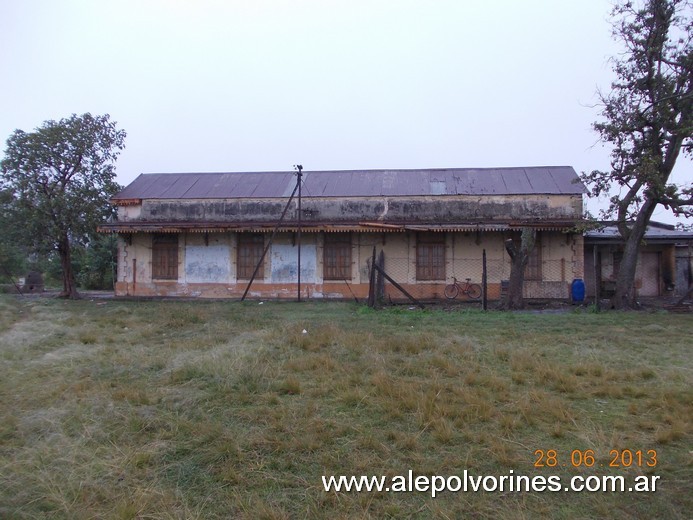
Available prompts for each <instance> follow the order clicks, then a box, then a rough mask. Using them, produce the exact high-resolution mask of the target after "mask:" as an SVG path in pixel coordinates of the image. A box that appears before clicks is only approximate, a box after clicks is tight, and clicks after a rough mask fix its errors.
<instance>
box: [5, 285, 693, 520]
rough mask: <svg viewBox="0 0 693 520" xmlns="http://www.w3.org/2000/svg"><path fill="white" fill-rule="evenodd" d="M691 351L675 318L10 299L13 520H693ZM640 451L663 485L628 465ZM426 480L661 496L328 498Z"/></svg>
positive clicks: (8, 413) (8, 460)
mask: <svg viewBox="0 0 693 520" xmlns="http://www.w3.org/2000/svg"><path fill="white" fill-rule="evenodd" d="M304 329H305V330H306V333H303V330H304ZM691 338H693V319H692V318H691V316H690V315H669V314H666V313H616V312H610V313H601V314H592V313H588V312H569V313H566V314H559V315H539V314H520V313H499V312H488V313H482V312H478V311H464V310H454V311H445V310H443V309H440V310H426V311H421V310H408V309H407V308H406V307H403V308H389V309H385V310H382V311H371V310H369V309H367V308H364V307H359V306H357V305H355V304H348V303H302V304H296V303H272V302H266V303H264V304H263V305H259V304H258V302H251V303H244V304H241V303H233V302H174V301H164V302H128V301H117V300H95V301H77V302H70V301H62V300H55V299H44V298H40V299H20V298H17V297H11V296H4V297H0V366H1V369H2V372H1V376H0V518H9V519H15V518H70V519H73V518H74V519H81V518H122V519H127V518H152V519H169V518H181V519H182V518H186V519H187V518H200V519H202V518H248V519H262V518H265V519H284V518H331V519H338V518H441V519H456V518H494V519H505V518H512V519H518V518H520V519H521V518H542V517H544V518H565V519H574V518H617V519H630V518H648V519H649V518H668V519H677V518H682V519H683V518H690V516H689V515H690V512H691V511H692V510H693V500H692V498H691V496H692V495H693V492H692V489H693V451H691V450H693V435H692V423H693V393H692V391H691V388H692V386H691V383H692V381H693V371H692V369H693V356H692V354H691V344H692V341H691ZM549 449H553V450H556V452H557V454H558V459H557V460H558V465H557V466H556V467H543V468H538V467H535V462H536V461H537V459H538V458H539V455H538V454H537V453H536V450H544V452H546V451H547V450H549ZM625 449H629V450H631V451H632V453H636V452H637V451H638V450H641V451H642V452H643V453H644V454H646V453H647V452H648V450H656V452H657V464H656V466H654V467H648V466H647V464H646V462H648V461H649V462H651V459H650V458H649V457H648V456H645V457H644V459H643V460H642V462H640V461H638V460H634V461H633V462H632V463H631V464H624V461H623V460H621V459H619V462H620V463H621V467H615V468H614V467H609V463H610V462H611V460H612V459H613V458H614V457H613V455H610V452H611V450H625ZM573 450H581V451H580V452H577V455H580V454H585V453H588V452H587V451H586V450H593V453H594V456H595V464H594V466H593V467H592V468H588V467H584V465H583V466H581V467H572V465H571V453H573ZM542 462H544V463H546V462H549V461H548V459H546V458H545V457H544V458H543V459H542ZM625 462H627V460H626V461H625ZM563 464H566V466H563ZM626 466H627V467H626ZM409 470H412V471H413V474H414V475H427V476H432V475H441V476H452V475H458V476H459V475H462V474H463V472H464V470H467V471H468V472H469V473H470V474H474V475H484V476H485V475H494V476H501V475H508V474H509V471H510V470H513V472H514V474H515V475H528V476H530V477H534V476H537V475H544V476H547V477H548V476H549V475H559V476H561V477H562V478H563V481H564V482H567V481H568V480H569V477H571V476H574V475H583V476H587V475H592V474H594V475H623V476H625V477H626V478H627V479H633V478H634V477H635V476H638V475H656V476H659V477H660V480H659V482H658V483H657V490H656V492H649V493H628V492H625V493H620V492H600V493H587V492H583V493H577V492H563V491H561V492H519V493H518V492H507V491H506V492H476V493H474V492H471V491H469V492H466V493H464V492H461V491H460V492H457V493H453V492H443V493H440V494H439V495H438V496H436V497H435V498H431V494H430V492H411V493H406V492H371V493H368V492H362V493H356V492H341V493H335V492H329V493H328V492H325V491H324V489H323V486H322V480H321V476H322V475H377V476H379V475H387V476H390V477H394V476H396V475H407V473H408V471H409Z"/></svg>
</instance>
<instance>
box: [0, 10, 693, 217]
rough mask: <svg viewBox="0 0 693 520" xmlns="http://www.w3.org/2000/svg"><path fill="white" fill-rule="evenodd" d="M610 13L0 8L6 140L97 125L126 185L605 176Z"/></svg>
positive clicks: (0, 108)
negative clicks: (299, 176) (47, 129)
mask: <svg viewBox="0 0 693 520" xmlns="http://www.w3.org/2000/svg"><path fill="white" fill-rule="evenodd" d="M611 4H612V2H611V1H610V0H580V1H567V0H565V1H564V0H522V1H518V0H488V1H486V2H478V1H472V0H451V1H447V0H440V1H439V0H411V1H409V0H387V1H386V0H346V1H342V0H226V1H222V0H98V1H96V0H81V1H80V0H0V71H1V74H2V80H0V138H1V139H2V141H3V150H4V141H5V140H6V139H7V137H8V136H9V135H10V134H11V132H12V131H14V130H15V129H16V128H21V129H23V130H26V131H30V130H32V129H34V128H36V127H37V126H39V125H41V124H42V122H43V121H45V120H47V119H56V120H57V119H60V118H63V117H69V116H70V115H71V114H73V113H77V114H82V113H84V112H91V113H92V114H104V113H108V114H110V115H111V118H112V119H113V120H115V121H117V122H118V126H119V127H120V128H122V129H124V130H126V131H127V134H128V137H127V139H126V149H125V150H124V151H123V153H122V155H121V156H120V159H119V161H118V166H117V171H118V181H119V182H120V183H121V184H128V183H129V182H131V181H132V180H133V179H134V178H135V177H136V176H137V175H138V174H140V173H143V172H144V173H147V172H202V171H270V170H291V169H292V166H293V165H294V164H297V163H301V164H303V166H304V168H305V171H310V170H341V169H377V168H444V167H501V166H544V165H569V166H573V167H574V168H575V170H576V171H578V173H579V172H581V171H588V170H594V169H608V167H609V158H608V149H606V148H604V147H602V145H601V144H600V143H599V142H598V136H597V134H596V133H595V132H594V131H593V130H592V128H591V124H592V122H593V121H595V119H597V118H598V114H599V110H598V107H596V106H595V105H596V103H597V97H596V91H597V89H598V88H601V89H603V90H608V89H609V85H610V81H611V79H612V73H611V66H610V64H609V57H610V56H613V55H614V54H616V53H617V52H619V47H618V46H617V44H616V43H615V42H614V41H613V40H612V38H611V28H610V25H609V12H610V9H611ZM680 162H681V163H682V164H680V165H679V166H678V168H677V170H676V172H675V178H674V179H673V180H675V181H678V182H687V183H690V182H692V181H693V168H692V167H691V161H690V160H686V159H683V158H682V159H681V160H680ZM591 207H593V206H592V204H591ZM654 218H655V219H657V220H662V221H667V222H673V219H672V218H671V217H669V216H668V215H667V212H666V211H665V210H663V209H662V210H660V211H658V212H657V213H656V214H655V217H654Z"/></svg>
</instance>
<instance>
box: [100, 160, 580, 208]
mask: <svg viewBox="0 0 693 520" xmlns="http://www.w3.org/2000/svg"><path fill="white" fill-rule="evenodd" d="M295 179H296V177H295V174H294V172H247V173H243V172H233V173H148V174H142V175H140V176H139V177H137V178H136V179H135V180H134V181H133V182H132V183H131V184H130V185H129V186H127V187H126V188H125V189H123V190H122V191H121V192H120V193H119V194H118V195H116V196H115V197H114V198H113V200H114V201H116V202H117V201H120V200H125V199H211V198H219V199H232V198H285V197H288V196H289V195H290V194H291V192H292V191H293V185H294V184H295ZM304 187H305V194H306V196H308V197H382V196H389V197H401V196H404V197H406V196H419V195H524V194H553V195H580V194H582V193H585V188H584V186H583V185H582V183H581V182H580V181H579V178H578V176H577V174H576V173H575V170H574V169H573V168H572V167H570V166H552V167H529V168H446V169H422V170H343V171H309V172H305V173H304Z"/></svg>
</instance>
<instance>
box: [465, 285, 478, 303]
mask: <svg viewBox="0 0 693 520" xmlns="http://www.w3.org/2000/svg"><path fill="white" fill-rule="evenodd" d="M466 293H467V296H468V297H469V299H470V300H478V299H479V298H481V285H479V284H478V283H470V284H469V285H468V286H467V291H466Z"/></svg>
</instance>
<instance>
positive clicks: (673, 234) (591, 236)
mask: <svg viewBox="0 0 693 520" xmlns="http://www.w3.org/2000/svg"><path fill="white" fill-rule="evenodd" d="M644 239H645V240H646V241H655V242H656V241H659V242H679V241H681V242H686V241H687V242H690V241H693V232H691V231H683V230H681V229H676V228H675V227H674V226H672V225H670V224H663V223H661V222H650V224H649V225H648V226H647V230H646V231H645V236H644ZM585 241H586V242H588V243H595V242H609V241H614V242H622V241H623V239H622V238H621V233H620V232H619V231H618V227H617V226H616V225H613V224H611V225H608V224H607V225H604V226H603V227H601V228H599V229H592V230H590V231H587V232H586V233H585Z"/></svg>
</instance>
